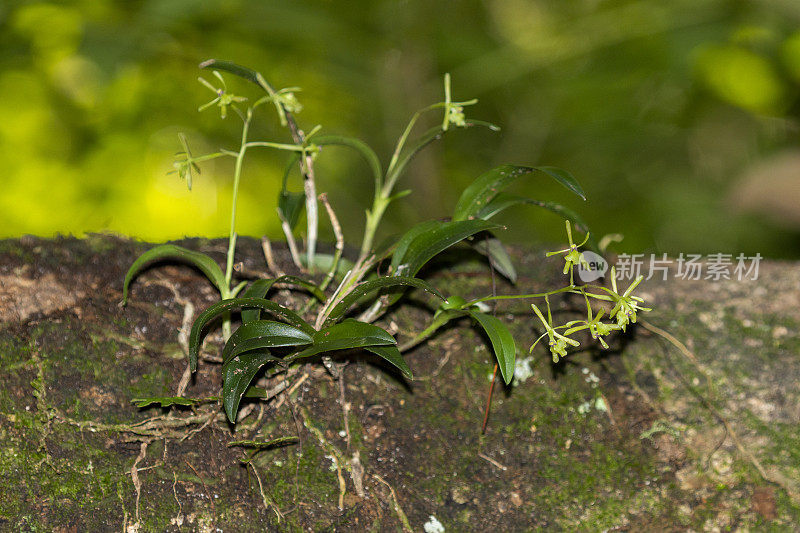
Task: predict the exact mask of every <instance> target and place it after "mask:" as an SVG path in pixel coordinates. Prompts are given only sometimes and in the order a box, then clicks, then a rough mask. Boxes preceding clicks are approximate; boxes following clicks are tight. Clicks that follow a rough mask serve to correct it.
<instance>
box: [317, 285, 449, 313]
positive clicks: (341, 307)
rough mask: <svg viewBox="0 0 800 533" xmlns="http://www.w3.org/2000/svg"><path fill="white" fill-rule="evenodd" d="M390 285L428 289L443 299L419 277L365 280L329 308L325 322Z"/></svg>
mask: <svg viewBox="0 0 800 533" xmlns="http://www.w3.org/2000/svg"><path fill="white" fill-rule="evenodd" d="M392 287H416V288H418V289H422V290H425V291H428V292H429V293H431V294H434V295H436V296H438V297H439V298H441V299H442V300H444V296H442V293H440V292H439V291H438V290H436V289H435V288H434V287H433V286H432V285H431V284H430V283H428V282H427V281H423V280H421V279H419V278H409V277H404V276H388V277H383V278H378V279H374V280H371V281H365V282H363V283H360V284H358V285H356V286H355V287H353V290H352V291H350V292H349V293H348V294H347V296H345V297H344V298H342V300H341V301H340V302H339V303H338V304H336V306H335V307H334V308H333V309H332V310H331V312H330V313H329V314H328V318H327V320H326V321H325V323H326V324H329V323H330V322H335V321H336V320H337V319H339V318H340V317H342V316H344V314H345V313H346V312H347V311H348V310H349V309H350V307H351V306H353V304H355V303H356V302H357V301H358V300H360V299H361V298H363V297H364V296H366V295H367V294H369V293H371V292H373V291H376V290H380V289H386V288H392Z"/></svg>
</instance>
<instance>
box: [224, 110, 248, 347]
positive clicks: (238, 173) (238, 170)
mask: <svg viewBox="0 0 800 533" xmlns="http://www.w3.org/2000/svg"><path fill="white" fill-rule="evenodd" d="M251 118H252V111H251V110H249V109H248V110H247V114H246V115H245V116H243V117H242V121H243V122H244V124H243V126H242V144H241V147H240V148H239V153H238V154H237V155H236V164H235V166H234V171H233V200H232V202H231V228H230V233H229V234H228V257H227V263H226V266H225V294H223V295H222V298H223V299H226V298H228V297H229V296H230V293H231V288H230V287H231V279H232V278H233V258H234V254H235V253H236V201H237V199H238V198H239V180H240V178H241V177H242V164H243V163H244V154H245V152H247V133H248V130H249V129H250V119H251ZM222 334H223V337H224V338H225V340H226V341H227V340H228V338H230V336H231V317H230V314H228V315H225V316H224V317H223V321H222Z"/></svg>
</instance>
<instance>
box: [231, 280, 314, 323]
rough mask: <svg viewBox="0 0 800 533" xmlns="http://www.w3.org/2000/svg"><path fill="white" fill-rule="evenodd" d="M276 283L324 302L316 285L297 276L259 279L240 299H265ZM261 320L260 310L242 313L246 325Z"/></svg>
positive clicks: (246, 310) (247, 310) (248, 310)
mask: <svg viewBox="0 0 800 533" xmlns="http://www.w3.org/2000/svg"><path fill="white" fill-rule="evenodd" d="M276 283H286V284H287V285H296V286H298V287H302V288H303V289H305V290H307V291H308V292H310V293H311V294H312V295H313V296H314V298H316V299H317V300H319V301H320V302H325V293H324V292H322V291H321V290H320V289H319V287H317V285H316V284H314V283H312V282H310V281H308V280H305V279H303V278H298V277H297V276H280V277H277V278H270V279H259V280H256V281H254V282H253V283H251V284H250V286H249V287H247V289H245V291H244V292H243V293H242V298H266V296H267V293H269V291H270V289H271V288H272V286H273V285H275V284H276ZM259 318H261V310H259V309H245V310H243V311H242V322H244V323H245V324H247V323H248V322H252V321H253V320H258V319H259Z"/></svg>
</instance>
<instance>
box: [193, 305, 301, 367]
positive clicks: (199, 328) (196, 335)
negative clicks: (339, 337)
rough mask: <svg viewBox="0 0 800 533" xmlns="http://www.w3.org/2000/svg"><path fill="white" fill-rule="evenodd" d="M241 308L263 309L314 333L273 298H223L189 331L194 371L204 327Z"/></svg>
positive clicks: (200, 316) (297, 316)
mask: <svg viewBox="0 0 800 533" xmlns="http://www.w3.org/2000/svg"><path fill="white" fill-rule="evenodd" d="M240 308H258V309H263V310H264V311H267V312H269V313H271V314H273V315H275V316H276V317H277V318H280V319H282V320H284V321H285V322H288V323H289V324H292V325H293V326H296V327H297V328H299V329H301V330H303V331H305V332H306V333H308V334H309V335H313V334H314V328H313V327H311V325H309V324H308V323H307V322H306V321H305V320H303V319H302V318H300V315H298V314H297V313H295V312H294V311H292V310H291V309H287V308H286V307H283V306H282V305H280V304H277V303H275V302H273V301H271V300H266V299H264V298H230V299H228V300H222V301H221V302H217V303H215V304H214V305H212V306H211V307H209V308H208V309H206V310H205V311H203V312H202V313H200V315H199V316H198V317H197V318H196V319H195V321H194V324H193V325H192V331H191V332H190V333H189V366H190V367H191V370H192V372H194V371H195V370H197V356H198V353H199V352H200V339H201V336H202V334H203V329H204V328H205V327H206V325H207V324H208V323H209V322H211V321H212V320H214V319H215V318H217V317H218V316H220V315H222V314H223V313H226V312H228V311H232V310H234V309H240Z"/></svg>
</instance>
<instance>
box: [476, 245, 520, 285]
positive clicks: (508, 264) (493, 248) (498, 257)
mask: <svg viewBox="0 0 800 533" xmlns="http://www.w3.org/2000/svg"><path fill="white" fill-rule="evenodd" d="M472 246H473V247H474V248H475V249H476V250H477V251H478V252H480V253H481V254H483V255H485V256H486V257H488V258H489V262H490V263H491V265H492V268H494V269H495V270H497V271H498V272H499V273H500V274H501V275H503V276H505V277H506V278H507V279H508V280H509V281H510V282H511V283H516V282H517V271H516V269H515V268H514V263H513V262H512V261H511V257H510V256H509V255H508V252H507V251H506V249H505V247H504V246H503V243H501V242H500V239H498V238H496V237H491V238H489V239H477V240H475V241H474V242H473V243H472Z"/></svg>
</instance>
